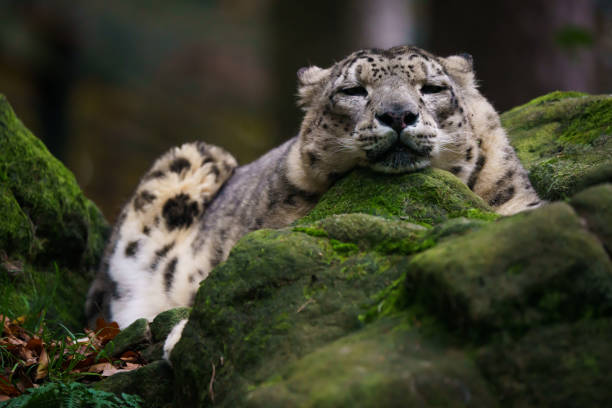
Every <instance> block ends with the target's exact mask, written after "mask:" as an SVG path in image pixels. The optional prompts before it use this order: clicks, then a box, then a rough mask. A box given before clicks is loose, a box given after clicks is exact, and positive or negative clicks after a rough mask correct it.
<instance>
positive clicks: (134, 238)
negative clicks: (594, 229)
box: [85, 142, 237, 327]
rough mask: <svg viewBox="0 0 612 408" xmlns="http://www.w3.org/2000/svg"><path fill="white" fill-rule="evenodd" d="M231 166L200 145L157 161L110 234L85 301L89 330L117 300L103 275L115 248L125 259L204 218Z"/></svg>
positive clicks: (230, 160) (227, 158) (229, 159)
mask: <svg viewBox="0 0 612 408" xmlns="http://www.w3.org/2000/svg"><path fill="white" fill-rule="evenodd" d="M236 166H237V162H236V159H234V157H233V156H232V155H231V154H229V153H228V152H226V151H225V150H224V149H222V148H220V147H217V146H213V145H209V144H206V143H204V142H194V143H187V144H184V145H182V146H180V147H174V148H172V149H170V150H169V151H168V152H166V153H165V154H164V155H163V156H161V157H160V158H159V159H157V161H156V162H155V163H154V164H153V167H152V168H151V169H150V170H149V171H148V172H147V173H146V174H145V176H144V177H143V178H142V179H141V181H140V184H139V185H138V187H137V189H136V192H135V193H134V195H133V196H132V198H131V200H130V202H129V203H128V204H127V205H126V206H125V207H124V208H123V211H122V212H121V214H120V215H119V217H118V219H117V222H116V224H115V227H114V229H113V233H112V235H111V238H110V241H109V243H108V245H107V247H106V251H105V253H104V256H103V258H102V263H101V265H100V268H99V270H98V274H97V276H96V278H95V280H94V282H93V284H92V286H91V288H90V290H89V293H88V296H87V302H86V305H85V309H86V310H85V311H86V315H87V318H88V323H89V325H90V327H93V326H94V325H95V319H96V318H97V317H100V316H101V317H105V319H108V318H109V316H110V312H109V304H110V301H111V297H115V298H117V297H118V296H120V295H121V294H120V293H118V290H117V284H116V283H115V282H114V280H113V278H112V276H111V275H112V273H109V264H110V261H111V258H112V257H113V256H114V255H115V252H116V251H117V250H119V249H118V248H121V249H120V250H121V251H124V252H125V253H124V254H123V253H122V254H121V255H122V256H125V257H128V258H129V257H130V256H131V257H134V256H135V255H136V252H138V251H144V250H145V246H150V245H154V244H155V241H159V240H161V239H164V240H166V239H168V238H170V237H172V236H174V235H177V238H180V235H181V234H183V233H184V232H185V231H187V230H188V228H189V227H190V226H191V225H192V224H194V223H195V222H197V220H198V219H199V218H200V216H201V215H202V214H204V212H205V211H206V208H207V206H208V204H209V203H210V202H211V201H212V200H213V199H214V197H215V195H216V194H217V193H218V192H219V190H220V189H221V187H222V186H223V184H224V183H225V182H226V181H227V180H228V179H229V178H230V177H231V175H232V174H233V172H234V169H235V168H236ZM116 255H119V254H116Z"/></svg>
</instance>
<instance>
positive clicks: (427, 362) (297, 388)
mask: <svg viewBox="0 0 612 408" xmlns="http://www.w3.org/2000/svg"><path fill="white" fill-rule="evenodd" d="M381 333H385V335H382V336H381ZM280 373H281V375H280V376H278V375H276V376H274V377H273V378H274V380H273V381H264V382H263V383H262V384H261V385H259V386H256V387H251V388H250V390H249V393H248V395H247V396H246V401H245V403H246V404H245V405H247V406H249V407H285V406H303V407H354V406H359V407H405V406H418V405H420V404H421V403H422V401H424V400H425V401H428V406H432V407H433V406H439V407H466V406H472V405H476V406H495V400H494V399H493V398H492V397H491V395H490V394H489V392H488V390H487V386H486V384H485V382H484V381H483V380H482V378H481V377H480V375H479V373H478V371H477V370H476V369H475V367H474V364H473V363H472V362H471V361H470V360H469V359H468V358H467V357H466V356H465V355H464V354H462V353H461V352H456V351H452V350H449V349H445V348H444V347H443V346H440V345H437V344H436V343H435V342H431V341H430V340H429V339H428V338H427V337H426V336H423V335H422V334H421V333H420V332H419V331H418V330H416V329H413V328H407V327H405V326H404V324H403V321H402V319H399V318H389V319H383V320H381V321H378V322H376V323H374V324H372V325H371V326H368V327H366V328H365V329H363V330H360V331H358V332H356V333H354V334H351V335H349V336H346V337H344V338H342V339H339V340H336V341H334V342H331V343H330V344H328V345H326V346H324V347H321V348H319V349H317V350H316V351H314V352H312V353H309V354H306V355H304V356H303V357H302V358H300V359H299V360H297V361H295V362H294V363H292V364H289V365H288V366H286V367H284V368H283V369H282V370H281V371H280ZM466 395H469V398H466Z"/></svg>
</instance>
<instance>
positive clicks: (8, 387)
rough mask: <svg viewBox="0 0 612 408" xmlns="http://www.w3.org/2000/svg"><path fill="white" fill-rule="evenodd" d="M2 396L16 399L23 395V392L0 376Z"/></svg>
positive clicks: (0, 392)
mask: <svg viewBox="0 0 612 408" xmlns="http://www.w3.org/2000/svg"><path fill="white" fill-rule="evenodd" d="M0 394H4V395H7V396H9V397H16V396H18V395H21V392H19V390H18V389H17V388H15V387H13V385H12V384H11V382H10V381H9V380H8V378H6V377H4V376H0Z"/></svg>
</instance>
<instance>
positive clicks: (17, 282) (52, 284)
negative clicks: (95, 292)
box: [0, 263, 88, 331]
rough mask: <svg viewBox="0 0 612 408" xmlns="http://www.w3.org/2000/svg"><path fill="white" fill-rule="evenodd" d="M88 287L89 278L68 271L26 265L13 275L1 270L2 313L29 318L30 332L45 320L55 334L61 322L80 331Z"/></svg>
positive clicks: (13, 316) (0, 309)
mask: <svg viewBox="0 0 612 408" xmlns="http://www.w3.org/2000/svg"><path fill="white" fill-rule="evenodd" d="M87 288H88V280H87V279H86V278H85V277H83V276H82V275H81V274H79V273H75V272H73V271H71V270H69V269H66V268H59V267H55V268H54V267H52V266H49V267H42V266H32V265H29V264H27V263H25V264H23V267H22V270H20V271H19V272H16V273H15V272H14V273H12V274H9V273H6V272H4V271H2V270H1V269H0V311H1V313H2V314H4V315H6V316H9V317H10V318H16V317H19V316H25V317H26V323H25V325H26V327H27V328H28V329H30V330H35V329H37V328H38V327H39V325H40V323H41V322H42V321H43V320H45V321H46V323H47V324H48V326H49V327H50V328H51V329H52V330H53V331H55V330H56V329H59V327H60V326H59V325H58V323H61V324H63V325H64V326H66V327H69V328H71V329H72V330H76V331H79V330H82V327H83V321H84V315H83V304H84V302H85V294H86V293H87Z"/></svg>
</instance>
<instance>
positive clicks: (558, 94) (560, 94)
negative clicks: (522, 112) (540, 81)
mask: <svg viewBox="0 0 612 408" xmlns="http://www.w3.org/2000/svg"><path fill="white" fill-rule="evenodd" d="M582 96H589V95H588V94H586V93H583V92H574V91H554V92H551V93H549V94H546V95H543V96H540V97H537V98H535V99H532V100H531V101H529V102H527V103H526V104H525V105H521V106H519V107H517V108H514V109H520V108H522V107H523V106H526V105H542V104H544V103H547V102H557V101H560V100H561V99H566V98H578V97H582ZM514 109H513V110H514Z"/></svg>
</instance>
